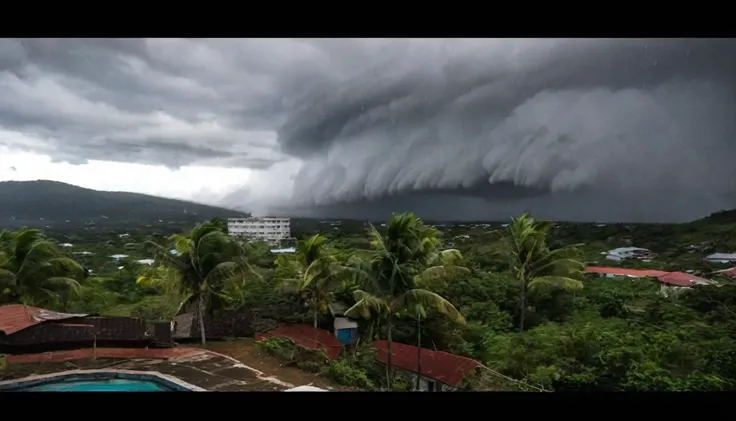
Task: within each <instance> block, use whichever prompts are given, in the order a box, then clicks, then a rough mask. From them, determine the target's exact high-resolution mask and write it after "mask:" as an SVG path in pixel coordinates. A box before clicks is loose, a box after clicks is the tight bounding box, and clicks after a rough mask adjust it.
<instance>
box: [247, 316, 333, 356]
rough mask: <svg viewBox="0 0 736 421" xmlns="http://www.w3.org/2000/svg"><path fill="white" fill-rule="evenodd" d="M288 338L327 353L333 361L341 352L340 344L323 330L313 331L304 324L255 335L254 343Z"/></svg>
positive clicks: (312, 327) (311, 327)
mask: <svg viewBox="0 0 736 421" xmlns="http://www.w3.org/2000/svg"><path fill="white" fill-rule="evenodd" d="M274 337H276V338H288V339H291V340H292V341H293V342H294V343H297V344H299V345H301V346H304V347H306V348H311V349H321V350H324V351H325V353H327V358H329V359H331V360H334V359H336V358H337V357H339V356H340V352H342V343H340V341H338V340H337V338H336V337H334V336H332V334H331V333H330V332H328V331H326V330H324V329H315V328H314V326H310V325H305V324H296V325H284V326H281V327H277V328H276V329H273V330H269V331H268V332H264V333H259V334H258V335H256V341H260V340H263V339H266V338H274Z"/></svg>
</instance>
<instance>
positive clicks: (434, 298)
mask: <svg viewBox="0 0 736 421" xmlns="http://www.w3.org/2000/svg"><path fill="white" fill-rule="evenodd" d="M397 308H402V309H409V310H410V311H413V312H414V314H415V315H420V316H422V317H424V316H426V313H427V312H428V311H430V310H431V311H435V312H438V313H441V314H443V315H445V316H446V317H447V318H448V319H450V320H452V321H453V322H455V323H459V324H465V318H464V317H463V316H462V314H460V312H459V311H458V310H457V309H456V308H455V306H453V305H452V303H450V302H449V301H447V300H446V299H444V298H443V297H442V296H440V295H439V294H436V293H434V292H432V291H428V290H426V289H411V290H409V291H406V292H405V293H404V294H402V295H401V297H399V300H398V303H397Z"/></svg>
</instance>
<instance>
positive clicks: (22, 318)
mask: <svg viewBox="0 0 736 421" xmlns="http://www.w3.org/2000/svg"><path fill="white" fill-rule="evenodd" d="M93 344H96V345H98V346H133V347H147V346H162V347H168V346H171V345H172V343H171V326H170V323H169V322H163V323H153V324H150V325H148V324H146V322H145V321H143V320H142V319H137V318H132V317H100V316H96V315H92V314H68V313H59V312H56V311H51V310H45V309H42V308H37V307H31V306H26V305H23V304H9V305H5V306H2V307H0V352H5V353H9V354H13V353H28V352H41V351H49V350H58V349H74V348H87V347H91V346H93Z"/></svg>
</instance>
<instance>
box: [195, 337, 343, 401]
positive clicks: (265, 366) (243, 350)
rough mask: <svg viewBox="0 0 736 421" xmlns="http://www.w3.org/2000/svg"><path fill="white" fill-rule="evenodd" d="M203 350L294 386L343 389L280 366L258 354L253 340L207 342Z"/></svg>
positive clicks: (294, 369)
mask: <svg viewBox="0 0 736 421" xmlns="http://www.w3.org/2000/svg"><path fill="white" fill-rule="evenodd" d="M203 348H205V349H209V350H212V351H215V352H219V353H221V354H224V355H227V356H230V357H232V358H235V359H236V360H238V361H240V362H242V363H243V364H245V365H247V366H249V367H253V368H255V369H257V370H260V371H262V372H263V373H265V374H266V375H268V376H273V377H275V378H277V379H279V380H281V381H284V382H287V383H291V384H293V385H296V386H302V385H308V384H311V385H313V386H317V387H321V388H324V389H338V388H340V389H344V387H341V386H339V385H337V384H335V383H334V382H331V381H330V380H329V379H327V378H325V377H324V376H320V375H319V374H315V373H309V372H306V371H303V370H300V369H298V368H296V367H290V366H284V365H282V363H281V362H280V361H279V360H277V359H276V358H274V357H271V356H270V355H267V354H265V353H262V352H260V351H259V350H258V348H256V346H255V345H254V340H253V339H237V340H233V341H221V342H209V343H207V345H206V346H205V347H203Z"/></svg>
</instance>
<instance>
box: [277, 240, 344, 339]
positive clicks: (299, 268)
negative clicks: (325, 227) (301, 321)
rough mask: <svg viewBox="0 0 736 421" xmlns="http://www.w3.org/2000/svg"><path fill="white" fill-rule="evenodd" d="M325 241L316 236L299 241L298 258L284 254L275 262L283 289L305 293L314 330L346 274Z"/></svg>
mask: <svg viewBox="0 0 736 421" xmlns="http://www.w3.org/2000/svg"><path fill="white" fill-rule="evenodd" d="M326 241H327V239H326V238H325V237H324V236H322V235H320V234H315V235H313V236H312V237H311V238H309V239H308V240H306V241H300V242H299V244H298V246H297V253H296V255H294V256H286V255H281V256H279V257H278V258H277V259H276V266H277V271H276V272H277V277H278V278H279V282H280V287H281V289H282V290H284V291H293V292H300V293H301V294H302V296H303V298H304V299H305V300H306V301H307V304H308V306H309V309H310V311H311V312H312V317H313V319H312V323H313V325H314V327H315V328H317V319H318V316H319V314H320V313H324V312H326V311H327V306H328V305H329V304H330V301H331V294H330V291H331V290H332V289H334V288H335V287H337V285H338V284H339V282H340V281H341V280H342V278H341V276H342V275H343V273H344V272H343V267H342V265H340V263H339V261H338V260H337V258H336V257H335V256H333V255H331V254H329V253H327V252H326V250H325V243H326ZM284 273H286V274H288V275H287V276H288V277H286V276H284Z"/></svg>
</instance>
